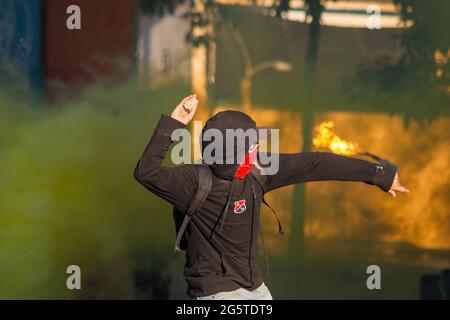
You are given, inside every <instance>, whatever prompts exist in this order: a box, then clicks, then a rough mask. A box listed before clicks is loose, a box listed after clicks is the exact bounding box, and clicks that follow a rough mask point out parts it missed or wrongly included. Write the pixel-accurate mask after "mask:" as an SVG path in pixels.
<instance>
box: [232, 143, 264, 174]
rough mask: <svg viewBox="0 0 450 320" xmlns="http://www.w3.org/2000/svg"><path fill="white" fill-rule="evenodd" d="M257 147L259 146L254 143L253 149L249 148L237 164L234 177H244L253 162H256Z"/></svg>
mask: <svg viewBox="0 0 450 320" xmlns="http://www.w3.org/2000/svg"><path fill="white" fill-rule="evenodd" d="M258 149H259V146H258V145H256V146H255V147H254V148H253V150H250V151H249V152H248V153H247V154H246V155H245V157H244V160H243V161H242V163H241V164H240V165H239V167H238V169H237V170H236V173H235V174H234V177H235V178H236V179H239V180H242V179H244V178H245V177H246V176H247V175H248V174H249V173H250V172H251V171H252V168H253V164H254V163H255V162H256V158H257V155H258Z"/></svg>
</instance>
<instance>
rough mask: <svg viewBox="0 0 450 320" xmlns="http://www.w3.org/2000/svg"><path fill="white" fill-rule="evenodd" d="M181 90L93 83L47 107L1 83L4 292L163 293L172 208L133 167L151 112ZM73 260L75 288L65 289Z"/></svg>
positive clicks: (0, 284) (0, 263)
mask: <svg viewBox="0 0 450 320" xmlns="http://www.w3.org/2000/svg"><path fill="white" fill-rule="evenodd" d="M186 89H187V88H186V87H184V86H182V85H177V86H175V87H172V88H168V89H167V90H165V91H162V92H158V93H155V92H147V93H140V92H139V91H138V85H137V84H136V83H135V82H134V81H129V82H128V83H126V84H122V85H120V86H116V87H111V86H104V85H95V86H92V87H91V88H89V89H87V90H86V91H85V92H84V93H83V94H82V95H81V97H79V98H78V99H77V100H76V101H73V100H72V101H70V102H62V103H58V104H56V105H51V106H48V107H36V106H30V103H29V101H26V100H24V99H22V98H21V97H19V96H18V95H14V94H10V93H8V91H7V90H1V91H0V177H1V178H0V279H1V281H0V298H3V299H5V298H20V299H22V298H39V299H46V298H52V299H55V298H63V299H66V298H136V297H147V298H148V297H152V296H153V297H154V296H155V295H158V294H159V295H161V297H164V295H166V294H167V292H166V288H164V286H167V284H168V283H169V282H170V279H169V277H168V276H167V275H166V274H164V270H165V269H166V267H167V266H166V264H167V263H168V259H169V258H168V254H170V253H171V251H170V250H166V249H167V247H169V246H170V245H171V244H172V241H173V238H174V234H173V233H172V232H170V230H172V229H173V226H172V225H171V224H172V221H171V215H170V211H169V210H170V209H169V207H168V205H166V204H164V203H163V202H162V201H161V200H159V199H157V198H156V197H154V196H153V195H151V194H150V193H148V192H147V191H146V190H145V189H144V188H143V187H141V186H140V185H138V184H137V183H136V182H135V181H134V179H133V169H134V166H135V164H136V162H137V159H138V158H139V157H140V155H141V153H142V151H143V149H144V147H145V145H146V143H147V142H148V139H149V138H150V135H151V132H152V128H153V127H154V125H155V123H156V121H157V118H158V117H159V115H160V114H161V113H164V112H169V111H170V109H171V107H172V105H173V104H174V97H175V96H179V97H180V98H181V97H182V96H183V95H184V94H187V93H188V91H187V90H186ZM175 100H176V99H175ZM161 225H164V227H162V226H161ZM168 230H169V231H168ZM160 252H167V253H166V254H161V253H160ZM72 264H76V265H79V266H80V267H81V272H82V290H79V291H70V290H68V289H67V288H66V279H67V277H68V274H66V268H67V266H69V265H72ZM154 278H157V279H159V282H160V283H159V284H158V286H159V287H158V288H153V289H152V285H153V286H155V284H154V283H152V279H154ZM164 279H166V280H167V281H166V282H164V281H163V280H164ZM146 285H147V286H146ZM140 286H141V288H140ZM142 286H143V287H145V288H142Z"/></svg>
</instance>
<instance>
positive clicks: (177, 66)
mask: <svg viewBox="0 0 450 320" xmlns="http://www.w3.org/2000/svg"><path fill="white" fill-rule="evenodd" d="M189 11H190V3H189V2H185V3H182V4H180V5H178V6H177V7H176V8H175V10H174V13H173V14H165V15H162V16H159V15H150V14H145V13H141V14H140V15H139V18H138V20H139V29H138V30H139V31H138V42H137V59H138V61H137V63H138V70H139V77H140V81H141V85H142V87H144V88H148V89H154V88H158V87H161V86H164V85H167V84H170V83H173V82H183V83H189V82H190V76H191V69H190V68H191V45H190V43H189V42H188V41H187V35H188V32H189V30H190V27H191V22H190V20H189V19H188V18H186V17H185V15H186V14H187V13H189Z"/></svg>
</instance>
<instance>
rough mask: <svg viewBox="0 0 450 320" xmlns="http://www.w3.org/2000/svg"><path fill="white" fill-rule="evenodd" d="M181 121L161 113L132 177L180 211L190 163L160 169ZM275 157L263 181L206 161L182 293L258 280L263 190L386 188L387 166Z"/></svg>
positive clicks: (317, 156)
mask: <svg viewBox="0 0 450 320" xmlns="http://www.w3.org/2000/svg"><path fill="white" fill-rule="evenodd" d="M184 127H185V126H184V124H182V123H181V122H179V121H177V120H174V119H172V118H171V117H168V116H162V117H161V119H160V121H159V123H158V125H157V127H156V129H155V131H154V133H153V136H152V138H151V140H150V143H149V144H148V146H147V148H146V149H145V151H144V153H143V155H142V157H141V159H140V160H139V162H138V164H137V166H136V169H135V172H134V176H135V178H136V180H138V181H139V182H140V183H141V184H142V185H144V186H145V187H146V188H147V189H149V190H150V191H151V192H153V193H154V194H156V195H158V196H159V197H161V198H163V199H165V200H167V201H168V202H169V203H170V204H172V205H173V206H174V207H175V208H177V209H178V210H179V211H181V212H185V211H186V209H187V206H188V205H189V203H190V201H191V200H192V198H193V197H194V195H195V191H196V190H197V184H198V178H197V174H196V171H195V169H194V166H195V165H194V164H191V165H181V166H178V167H174V168H167V167H163V166H162V161H163V160H164V157H165V154H166V152H167V151H168V149H169V147H170V144H171V138H170V137H171V134H172V132H173V131H174V130H175V129H179V128H184ZM279 161H280V163H279V170H278V172H277V173H276V174H275V175H268V176H267V178H266V180H265V183H264V185H262V186H261V185H260V184H259V183H258V181H256V179H255V177H254V176H253V175H251V174H249V175H247V176H246V177H245V178H244V179H243V180H237V179H233V175H234V171H235V170H236V168H237V166H234V167H233V165H213V166H212V169H213V172H214V177H213V186H212V189H211V192H210V194H209V195H208V197H207V199H206V201H205V203H204V205H203V206H202V208H201V209H200V210H199V211H198V212H197V213H196V214H195V215H194V216H193V218H192V220H191V222H190V224H189V226H188V228H187V230H186V240H187V248H186V263H185V266H184V277H185V279H186V281H187V284H188V290H187V293H188V295H189V296H191V297H199V296H205V295H211V294H215V293H218V292H222V291H232V290H235V289H238V288H245V289H247V290H253V289H256V288H257V287H258V286H260V285H261V284H262V278H261V272H260V269H259V268H258V266H257V265H256V257H257V254H258V241H257V237H258V233H259V229H260V225H259V214H260V207H261V202H262V197H263V195H264V194H265V193H267V192H270V191H272V190H274V189H277V188H281V187H284V186H287V185H291V184H296V183H303V182H308V181H325V180H341V181H361V182H364V183H367V184H373V185H377V186H378V187H379V188H381V189H382V190H383V191H386V192H387V191H388V190H389V189H390V187H391V185H392V182H393V179H394V176H395V170H392V169H391V168H387V167H382V166H380V165H378V164H375V163H371V162H368V161H364V160H360V159H355V158H350V157H345V156H340V155H336V154H332V153H328V152H302V153H295V154H280V155H279ZM221 169H223V170H221ZM227 204H228V206H227ZM224 209H225V210H224ZM297 214H300V213H297Z"/></svg>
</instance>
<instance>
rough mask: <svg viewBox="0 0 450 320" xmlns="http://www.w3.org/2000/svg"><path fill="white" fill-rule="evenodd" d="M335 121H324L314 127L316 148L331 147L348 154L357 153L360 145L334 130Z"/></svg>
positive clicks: (333, 149)
mask: <svg viewBox="0 0 450 320" xmlns="http://www.w3.org/2000/svg"><path fill="white" fill-rule="evenodd" d="M333 127H334V123H333V122H332V121H324V122H322V123H320V124H319V125H317V126H316V127H315V128H314V136H313V145H314V146H315V147H316V148H325V149H329V150H331V151H332V152H334V153H337V154H342V155H346V156H351V155H356V154H357V153H358V152H359V147H358V144H357V143H356V142H349V141H346V140H344V139H342V138H341V137H339V136H338V135H337V134H335V133H334V132H333Z"/></svg>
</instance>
